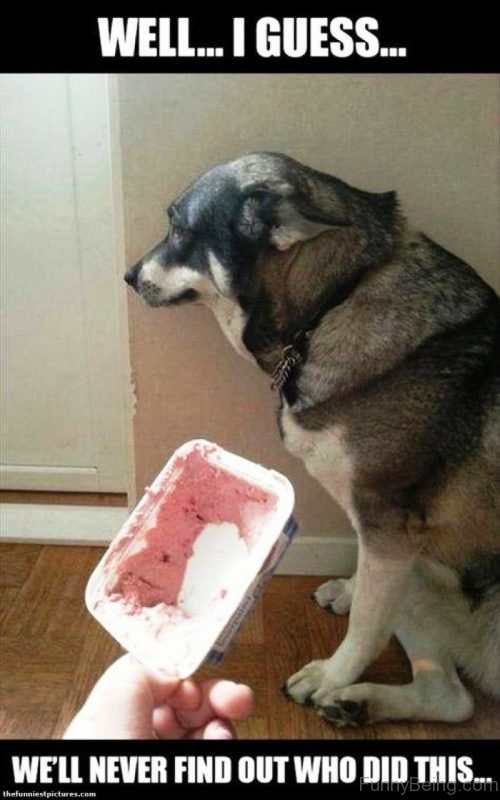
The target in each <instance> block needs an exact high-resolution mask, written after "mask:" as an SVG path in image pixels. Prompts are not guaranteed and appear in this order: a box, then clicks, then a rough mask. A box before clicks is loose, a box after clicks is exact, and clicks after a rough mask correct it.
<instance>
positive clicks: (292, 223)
mask: <svg viewBox="0 0 500 800" xmlns="http://www.w3.org/2000/svg"><path fill="white" fill-rule="evenodd" d="M347 224H349V223H348V221H347V219H346V215H345V213H344V210H343V209H342V205H341V203H340V201H339V199H338V198H337V197H336V196H335V193H334V192H333V190H331V191H325V188H324V187H323V186H321V187H317V189H316V187H311V186H310V184H309V182H307V183H305V182H304V184H303V185H294V184H293V183H291V182H288V181H286V180H280V179H275V180H273V179H268V180H266V181H260V182H258V183H255V184H254V185H252V186H249V187H247V188H246V191H245V197H244V201H243V204H242V207H241V210H240V216H239V220H238V229H239V231H240V233H241V234H242V235H243V236H244V237H245V238H247V239H249V240H251V241H254V242H255V243H263V242H264V241H266V242H267V243H269V244H272V245H273V246H274V247H276V248H277V249H278V250H288V249H289V248H290V247H293V246H294V245H295V244H297V242H304V241H307V240H308V239H313V238H314V237H315V236H318V235H319V234H320V233H323V231H326V230H329V229H331V228H335V227H338V226H344V225H347Z"/></svg>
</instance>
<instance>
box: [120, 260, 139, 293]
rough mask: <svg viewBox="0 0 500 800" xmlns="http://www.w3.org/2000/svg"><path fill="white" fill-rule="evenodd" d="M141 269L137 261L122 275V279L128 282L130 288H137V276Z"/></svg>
mask: <svg viewBox="0 0 500 800" xmlns="http://www.w3.org/2000/svg"><path fill="white" fill-rule="evenodd" d="M140 269H141V262H140V261H139V263H138V264H134V266H133V267H130V269H128V270H127V271H126V273H125V275H124V276H123V280H124V281H125V283H128V285H129V286H131V287H132V289H137V278H138V277H139V271H140Z"/></svg>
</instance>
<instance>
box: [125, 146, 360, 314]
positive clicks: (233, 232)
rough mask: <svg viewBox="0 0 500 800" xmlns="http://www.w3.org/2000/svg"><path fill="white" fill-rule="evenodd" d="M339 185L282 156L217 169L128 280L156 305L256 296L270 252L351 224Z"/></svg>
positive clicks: (178, 206) (196, 187)
mask: <svg viewBox="0 0 500 800" xmlns="http://www.w3.org/2000/svg"><path fill="white" fill-rule="evenodd" d="M347 189H348V187H347V186H346V184H343V183H342V182H341V181H338V180H336V179H335V178H332V177H330V176H328V175H324V174H322V173H319V172H316V171H314V170H312V169H309V168H308V167H305V166H303V165H302V164H299V163H298V162H297V161H294V160H293V159H291V158H289V157H287V156H284V155H281V154H277V153H257V154H252V155H248V156H244V157H242V158H240V159H237V160H236V161H232V162H229V163H227V164H223V165H220V166H216V167H214V168H213V169H211V170H210V171H209V172H207V173H205V174H204V175H203V176H202V177H201V178H199V179H198V180H196V181H195V182H194V183H192V184H191V185H190V186H189V187H188V188H187V189H186V190H185V191H184V192H183V193H182V194H181V195H180V196H179V197H178V198H177V199H176V200H174V202H173V203H172V204H171V206H170V207H169V209H168V217H169V226H168V233H167V235H166V237H165V239H163V241H161V242H160V243H159V244H158V245H157V246H156V247H154V248H153V250H151V251H150V252H149V253H148V254H147V255H146V256H145V257H144V258H143V259H141V261H139V263H138V264H136V265H135V266H133V267H132V268H131V269H129V270H128V271H127V273H126V275H125V280H126V281H127V283H128V284H129V285H130V286H132V287H133V288H134V289H135V290H136V291H137V292H138V294H139V295H140V296H141V297H142V298H143V299H144V300H145V301H146V302H147V303H148V304H149V305H151V306H170V305H176V304H179V303H187V302H193V301H197V302H203V303H207V304H209V305H210V304H211V303H212V302H213V300H214V298H217V297H227V298H238V299H239V300H240V301H241V300H242V299H243V298H246V297H249V296H252V294H255V288H256V287H255V281H256V275H255V265H256V263H257V260H258V258H259V256H260V255H261V254H262V253H263V252H264V251H265V250H266V249H267V248H275V249H277V250H287V249H288V248H290V247H293V246H294V245H295V244H297V242H301V241H306V240H307V239H311V238H314V237H316V236H318V235H319V234H320V233H322V232H323V231H325V230H327V229H329V228H332V227H335V226H345V225H348V224H350V221H349V207H348V206H349V203H348V194H347V193H346V190H347Z"/></svg>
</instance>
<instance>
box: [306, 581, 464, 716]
mask: <svg viewBox="0 0 500 800" xmlns="http://www.w3.org/2000/svg"><path fill="white" fill-rule="evenodd" d="M440 577H441V576H439V575H436V573H434V574H433V573H432V571H431V572H430V573H427V572H426V570H425V569H421V568H420V567H417V568H416V569H415V571H414V572H413V573H412V575H411V577H410V579H409V585H408V591H407V592H406V594H405V602H404V603H403V604H402V606H401V610H400V612H399V614H398V617H397V620H396V627H395V634H396V636H397V638H398V639H399V641H400V643H401V645H402V646H403V648H404V649H405V651H406V654H407V656H408V658H409V660H410V662H411V666H412V672H413V680H412V682H411V683H408V684H406V685H404V686H386V685H380V684H375V683H359V684H354V685H352V686H347V687H345V688H343V689H337V690H333V691H332V692H330V693H329V695H328V697H325V698H324V700H323V701H322V703H321V704H320V705H316V706H315V707H316V710H317V712H318V713H319V714H320V716H323V717H325V718H326V719H328V720H329V721H330V722H332V723H333V724H335V725H338V726H345V725H359V724H360V723H364V722H367V723H371V722H377V721H380V720H398V719H408V720H411V719H413V720H436V721H442V722H461V721H462V720H465V719H468V718H469V717H470V716H471V714H472V712H473V709H474V704H473V701H472V698H471V696H470V694H469V693H468V692H467V690H466V689H465V688H464V686H463V685H462V683H461V681H460V679H459V677H458V675H457V671H456V668H455V658H454V653H453V650H454V646H453V644H454V641H455V640H456V638H457V637H460V636H462V637H463V636H464V635H465V636H468V634H469V633H470V631H469V630H468V628H469V625H468V622H467V610H466V608H465V606H464V604H463V600H462V598H461V597H460V595H459V593H458V591H457V589H456V587H455V586H453V579H452V578H451V576H450V578H451V580H450V579H449V578H448V576H446V575H444V576H443V577H444V581H443V582H441V580H439V578H440Z"/></svg>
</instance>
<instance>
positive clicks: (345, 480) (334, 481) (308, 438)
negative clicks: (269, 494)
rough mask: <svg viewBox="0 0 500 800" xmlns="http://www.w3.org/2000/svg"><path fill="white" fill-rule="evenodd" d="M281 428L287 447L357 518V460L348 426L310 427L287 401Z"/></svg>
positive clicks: (348, 511)
mask: <svg viewBox="0 0 500 800" xmlns="http://www.w3.org/2000/svg"><path fill="white" fill-rule="evenodd" d="M281 427H282V430H283V441H284V444H285V446H286V448H287V450H288V451H289V452H290V453H291V454H292V455H294V456H296V458H300V459H301V460H302V461H303V462H304V464H305V466H306V469H307V471H308V472H309V473H310V474H311V475H312V476H313V478H316V480H317V481H318V482H319V483H320V484H321V485H322V486H323V488H324V489H326V491H327V492H328V494H330V495H331V497H333V498H334V500H336V501H337V502H338V503H339V504H340V505H341V506H342V508H343V509H344V511H345V512H346V513H347V514H348V515H349V516H350V517H351V519H353V512H352V481H353V475H354V463H353V459H352V456H351V454H350V453H349V449H348V446H347V437H346V429H345V428H344V427H343V426H341V425H332V426H331V427H329V428H324V429H322V430H320V431H310V430H306V429H305V428H303V427H302V426H301V425H299V424H298V423H297V422H296V421H295V419H294V417H293V414H292V413H291V411H290V409H289V408H288V406H287V405H286V404H285V406H284V408H283V411H282V415H281Z"/></svg>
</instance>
